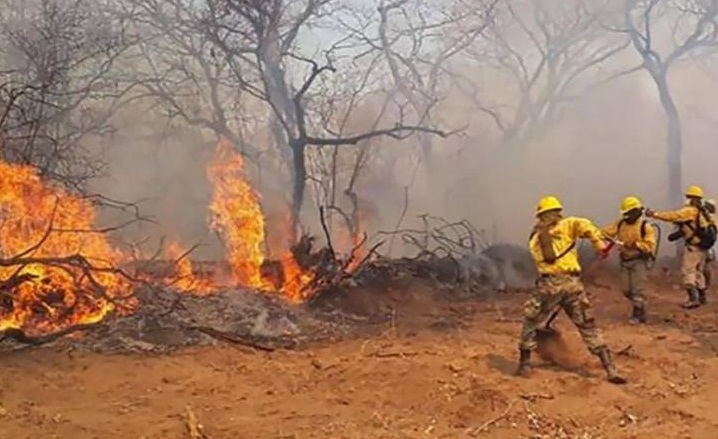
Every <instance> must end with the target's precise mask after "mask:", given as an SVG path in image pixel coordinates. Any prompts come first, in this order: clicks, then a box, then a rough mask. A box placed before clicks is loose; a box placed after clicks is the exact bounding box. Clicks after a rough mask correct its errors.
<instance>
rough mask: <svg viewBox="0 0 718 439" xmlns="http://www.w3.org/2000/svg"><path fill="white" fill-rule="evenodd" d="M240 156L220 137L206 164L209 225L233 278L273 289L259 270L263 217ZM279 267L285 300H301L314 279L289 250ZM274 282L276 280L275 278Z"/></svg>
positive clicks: (248, 284)
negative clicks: (219, 241) (224, 250)
mask: <svg viewBox="0 0 718 439" xmlns="http://www.w3.org/2000/svg"><path fill="white" fill-rule="evenodd" d="M243 166H244V162H243V160H242V157H241V156H240V155H239V154H237V153H236V152H234V151H233V150H232V145H231V144H230V143H229V142H228V141H226V140H222V141H220V143H219V144H218V146H217V151H216V154H215V158H214V160H212V162H211V163H210V164H209V166H208V167H207V177H208V179H209V180H210V182H211V183H212V184H213V186H214V193H213V196H212V201H211V203H210V211H211V212H212V217H211V220H210V227H211V228H212V229H213V230H215V231H217V232H218V233H219V234H220V235H221V236H222V238H223V239H224V241H225V246H226V248H227V253H228V255H227V256H228V260H229V264H230V266H231V268H232V273H233V276H234V281H235V282H236V283H238V284H240V285H244V286H247V287H251V288H256V289H259V290H273V289H276V282H273V279H272V278H271V277H270V276H269V275H268V274H267V273H266V272H264V271H263V270H262V268H263V266H264V265H265V260H266V257H265V253H264V244H265V238H266V237H265V230H264V228H265V219H264V215H263V213H262V209H261V206H260V204H259V199H260V198H259V195H258V194H257V193H256V192H255V191H254V189H252V186H251V185H250V184H249V183H248V182H247V181H246V180H245V178H244V175H243V172H242V171H243ZM279 262H280V264H281V267H282V276H281V286H280V287H279V289H280V292H281V293H283V294H284V296H285V297H287V298H288V299H289V300H292V301H301V300H303V299H305V298H306V297H307V295H308V293H309V292H308V291H305V290H306V289H307V288H306V287H307V286H308V285H309V283H310V282H311V281H312V279H313V278H314V275H313V274H312V273H310V272H306V271H304V270H302V268H301V267H300V265H299V264H298V263H297V261H296V260H295V258H294V256H293V255H292V253H291V252H289V251H286V252H285V253H284V254H283V255H282V256H281V257H280V258H279ZM275 281H276V280H275Z"/></svg>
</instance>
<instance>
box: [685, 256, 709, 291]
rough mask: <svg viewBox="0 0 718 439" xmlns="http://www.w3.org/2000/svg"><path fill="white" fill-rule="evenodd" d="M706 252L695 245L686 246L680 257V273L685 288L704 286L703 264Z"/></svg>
mask: <svg viewBox="0 0 718 439" xmlns="http://www.w3.org/2000/svg"><path fill="white" fill-rule="evenodd" d="M707 257H708V252H707V251H705V250H701V249H699V248H697V247H693V246H686V248H685V249H684V250H683V257H682V259H681V275H682V276H683V286H684V287H685V288H697V289H699V290H703V289H705V288H706V278H705V266H706V259H707Z"/></svg>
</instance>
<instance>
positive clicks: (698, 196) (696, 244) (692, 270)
mask: <svg viewBox="0 0 718 439" xmlns="http://www.w3.org/2000/svg"><path fill="white" fill-rule="evenodd" d="M685 197H686V205H685V206H684V207H683V208H681V209H678V210H672V211H666V212H654V211H652V210H650V209H648V210H646V216H648V217H650V218H655V219H657V220H661V221H666V222H671V223H674V224H676V225H677V226H678V230H676V231H675V232H673V233H671V234H670V235H668V240H669V241H671V242H673V241H677V240H679V239H683V241H684V243H685V248H684V251H683V255H682V258H681V276H682V277H683V286H684V287H685V289H686V292H687V294H688V299H687V300H686V302H685V303H684V304H683V307H684V308H686V309H692V308H697V307H699V306H701V305H702V304H705V303H706V278H705V265H706V262H707V259H708V251H709V250H710V249H711V248H712V247H713V245H714V244H715V241H716V225H715V223H714V222H713V218H712V216H711V214H710V213H709V212H708V211H707V210H706V209H705V206H704V205H703V189H701V188H700V187H698V186H690V187H689V188H688V189H687V190H686V192H685Z"/></svg>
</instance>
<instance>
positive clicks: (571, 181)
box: [94, 56, 718, 276]
mask: <svg viewBox="0 0 718 439" xmlns="http://www.w3.org/2000/svg"><path fill="white" fill-rule="evenodd" d="M621 63H624V64H625V66H624V67H625V68H628V67H631V66H633V65H635V63H636V60H635V59H633V58H632V57H631V56H626V57H625V59H621ZM714 70H715V67H714V66H712V65H702V66H699V65H697V64H695V63H690V62H686V63H685V64H679V65H676V66H674V67H673V70H672V71H671V75H670V85H671V89H672V92H673V93H674V95H675V98H676V101H677V103H678V106H679V111H680V113H681V116H682V124H683V133H682V134H683V141H684V151H683V160H684V162H683V172H684V180H685V181H684V184H686V185H687V184H699V185H702V186H704V188H705V189H706V190H707V192H708V194H712V193H714V192H715V191H716V190H717V188H718V174H716V173H715V170H714V165H713V163H716V160H718V149H717V148H715V145H714V142H715V140H714V139H715V137H716V134H717V133H716V129H715V128H716V121H718V117H714V116H713V108H714V102H715V100H716V98H718V93H717V92H718V78H717V77H716V75H715V73H712V72H713V71H714ZM480 79H481V83H482V84H493V86H492V87H491V88H490V89H488V88H485V89H481V91H482V93H484V95H480V96H481V97H484V96H485V97H487V99H488V98H491V99H493V100H495V101H510V100H511V99H512V98H513V97H514V96H515V91H514V90H512V89H511V88H510V86H509V85H507V82H506V81H503V80H501V78H500V77H499V76H498V75H496V74H494V75H493V76H492V74H490V73H489V74H484V75H483V76H481V78H480ZM477 82H478V79H477ZM472 99H473V97H469V96H467V95H466V94H462V92H461V91H460V90H458V89H454V88H450V89H449V91H447V92H446V93H445V99H443V100H442V101H441V102H440V104H438V106H437V107H436V109H435V110H434V112H435V114H436V116H435V119H436V122H437V123H439V124H440V125H441V127H442V128H444V129H447V130H451V129H453V128H461V127H464V129H463V130H462V131H461V132H460V133H459V134H457V135H453V136H449V137H447V138H439V137H432V138H431V143H432V149H431V150H430V153H429V154H428V155H425V154H422V152H421V151H420V149H419V145H418V140H417V139H416V138H412V139H409V140H405V141H398V140H394V139H386V138H382V139H375V140H373V141H372V142H371V152H370V155H371V159H370V160H368V161H367V163H366V165H365V169H363V170H362V172H361V174H360V177H359V178H358V180H357V183H356V186H355V190H356V194H357V197H358V201H359V206H360V210H362V211H363V212H364V215H363V217H364V222H365V224H363V229H364V230H366V231H367V233H368V234H369V235H370V236H373V235H374V234H375V233H376V232H378V231H391V230H394V229H395V228H397V224H400V227H401V228H415V227H418V226H419V225H420V221H419V220H418V219H417V216H418V215H420V214H423V213H431V214H433V215H438V216H442V217H444V218H446V219H448V220H459V219H468V220H469V221H471V222H472V223H473V224H474V225H475V226H477V227H478V228H482V229H484V230H486V231H488V232H489V234H490V235H491V236H492V237H493V240H494V241H496V242H507V243H512V244H516V245H519V246H523V245H524V244H525V242H526V239H527V238H528V234H529V231H530V228H531V225H532V223H533V221H534V218H533V211H534V206H535V203H536V202H537V200H538V199H539V197H541V196H543V195H546V194H554V195H557V196H558V197H559V198H560V199H561V200H562V202H563V203H564V206H565V210H566V214H568V215H577V216H583V217H587V218H590V219H592V220H594V221H595V222H596V223H597V224H599V225H605V224H607V223H608V222H610V221H612V220H614V219H616V218H617V217H618V206H619V204H620V201H621V199H622V198H623V197H625V196H627V195H638V196H639V197H641V198H642V199H643V201H644V203H645V204H647V205H648V206H650V207H652V208H656V209H664V208H671V207H674V206H671V205H669V204H668V202H667V201H666V200H667V193H668V188H667V183H666V178H667V165H666V140H665V118H664V115H663V112H662V110H661V106H660V102H659V101H658V95H657V92H656V90H655V86H654V85H653V83H652V81H651V80H650V78H649V77H648V76H647V75H646V74H645V73H644V72H642V71H638V72H636V73H634V74H631V75H627V76H624V77H621V78H619V79H616V80H613V81H611V82H610V83H607V84H602V85H600V86H596V87H589V90H588V91H587V92H586V93H584V94H581V95H580V96H578V98H577V99H575V100H572V101H570V102H568V103H566V104H565V105H563V106H562V109H561V111H560V112H559V114H558V117H557V119H556V120H555V121H554V122H552V123H551V124H549V125H548V126H546V130H545V132H542V133H540V135H538V134H537V135H536V136H533V137H529V138H526V139H524V140H523V141H522V142H521V143H520V144H518V145H510V146H509V145H505V144H502V143H501V141H500V133H499V132H498V130H497V128H496V125H495V123H494V122H493V121H492V120H491V118H490V117H489V116H488V115H486V114H484V113H481V112H480V111H478V110H477V108H476V106H475V105H474V102H473V100H472ZM513 105H516V103H515V102H514V103H513ZM371 110H372V108H368V109H367V110H366V111H360V112H357V114H358V116H357V117H358V118H360V119H359V120H353V121H352V122H351V125H353V126H357V127H362V126H368V125H370V124H371V122H372V120H371V117H372V116H373V115H375V112H372V111H371ZM136 114H137V112H136V109H129V110H128V111H126V112H123V113H122V114H121V115H119V116H118V117H117V118H116V120H115V125H116V127H117V129H118V132H119V133H120V134H119V135H118V136H116V137H115V138H113V139H112V141H111V145H110V154H109V157H108V158H109V160H110V170H109V176H108V177H107V178H105V179H103V180H100V181H97V182H96V183H95V186H94V190H95V191H96V192H100V193H103V194H106V195H107V196H109V197H112V198H117V199H122V200H144V201H143V202H142V203H141V206H142V208H143V210H144V212H145V213H147V214H149V215H153V216H155V217H156V219H157V222H158V223H159V224H161V227H160V226H149V225H148V226H146V227H145V228H144V229H142V230H138V231H136V234H137V235H138V236H142V235H151V236H152V237H153V242H155V243H156V242H157V241H158V240H159V237H160V236H163V235H167V236H168V237H172V239H177V240H179V241H182V242H185V243H193V242H197V241H202V242H205V243H206V246H205V247H202V248H201V249H200V251H199V252H198V253H197V254H196V257H207V258H214V257H218V256H219V255H221V253H222V251H221V246H220V245H219V244H218V242H217V240H216V239H215V237H214V236H212V235H211V234H208V232H207V228H206V219H207V205H208V200H209V197H210V193H211V188H210V187H209V185H208V184H207V181H206V178H205V165H206V162H207V160H208V158H209V157H210V156H211V153H212V151H213V149H214V144H215V142H216V140H215V139H214V137H213V136H212V135H210V134H208V133H207V132H204V131H202V130H199V129H196V128H191V127H186V126H182V125H181V124H173V125H170V126H168V125H167V122H166V121H164V120H161V118H157V119H149V120H148V119H147V118H146V117H141V118H140V117H137V116H135V115H136ZM391 120H392V115H391V114H390V115H388V116H387V122H386V124H387V125H390V124H391ZM257 129H258V132H257V133H254V136H255V137H256V138H258V139H268V138H269V137H270V136H269V133H268V132H267V131H268V128H266V127H264V128H262V127H260V128H257ZM271 148H272V147H271V146H268V147H267V149H268V150H271ZM342 148H346V149H351V148H352V147H351V146H346V147H342ZM274 154H275V155H276V156H278V155H279V154H277V153H276V152H275V153H274ZM342 154H345V155H346V157H347V159H346V160H347V162H346V163H345V164H344V168H346V167H347V166H348V163H349V161H350V158H351V153H349V152H347V151H342ZM264 165H266V168H265V169H264V170H263V171H262V172H261V173H260V172H258V169H259V168H257V167H252V166H250V167H249V168H250V169H249V170H248V172H249V173H250V174H251V175H250V178H251V179H252V181H253V182H254V183H255V184H256V187H257V189H258V191H259V192H260V193H261V194H262V204H263V206H264V207H265V208H266V210H267V212H268V213H270V214H271V215H270V216H273V217H276V218H278V220H277V221H276V222H281V221H282V218H283V212H285V211H286V205H287V200H288V197H289V194H290V192H291V187H290V186H289V185H288V182H289V181H290V179H289V177H288V175H287V171H286V169H283V168H282V167H281V166H277V165H276V163H275V162H272V166H269V165H267V162H265V163H264ZM343 172H345V174H344V175H346V169H344V171H343ZM260 174H261V175H260ZM310 186H311V185H310ZM337 190H338V192H339V193H340V198H341V190H342V187H338V188H337ZM310 192H311V191H310ZM309 195H310V196H309V200H308V202H307V204H306V206H305V216H304V218H303V219H304V222H305V225H306V226H307V227H308V228H309V230H310V231H311V232H312V233H313V234H315V235H317V236H321V228H320V226H319V222H318V219H317V215H316V209H315V207H316V195H317V194H316V192H315V193H310V194H309ZM312 196H315V198H312ZM344 202H346V200H344ZM345 206H346V204H345ZM400 220H401V221H400ZM337 227H341V226H340V225H338V226H337ZM268 234H269V235H270V236H271V235H272V231H271V230H270V231H269V232H268ZM664 247H667V246H664ZM395 248H396V249H397V253H398V254H401V253H404V254H406V253H408V252H410V251H411V250H412V249H411V247H408V246H404V247H401V246H396V247H395ZM510 276H514V275H510Z"/></svg>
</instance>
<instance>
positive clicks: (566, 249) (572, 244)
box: [529, 230, 576, 263]
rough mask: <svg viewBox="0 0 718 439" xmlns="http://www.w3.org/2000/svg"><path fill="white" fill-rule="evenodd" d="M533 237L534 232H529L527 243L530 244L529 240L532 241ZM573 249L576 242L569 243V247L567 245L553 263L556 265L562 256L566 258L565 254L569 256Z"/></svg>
mask: <svg viewBox="0 0 718 439" xmlns="http://www.w3.org/2000/svg"><path fill="white" fill-rule="evenodd" d="M534 236H536V230H533V231H532V232H531V234H530V235H529V243H530V242H531V240H532V239H533V237H534ZM575 247H576V241H575V240H574V241H573V242H572V243H571V245H569V246H568V247H566V248H565V249H564V250H563V251H562V252H561V253H559V254H557V255H556V260H555V261H554V263H556V262H557V261H558V260H559V259H561V258H563V257H564V256H566V255H567V254H569V253H570V252H571V250H573V249H574V248H575ZM543 262H545V261H543Z"/></svg>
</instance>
